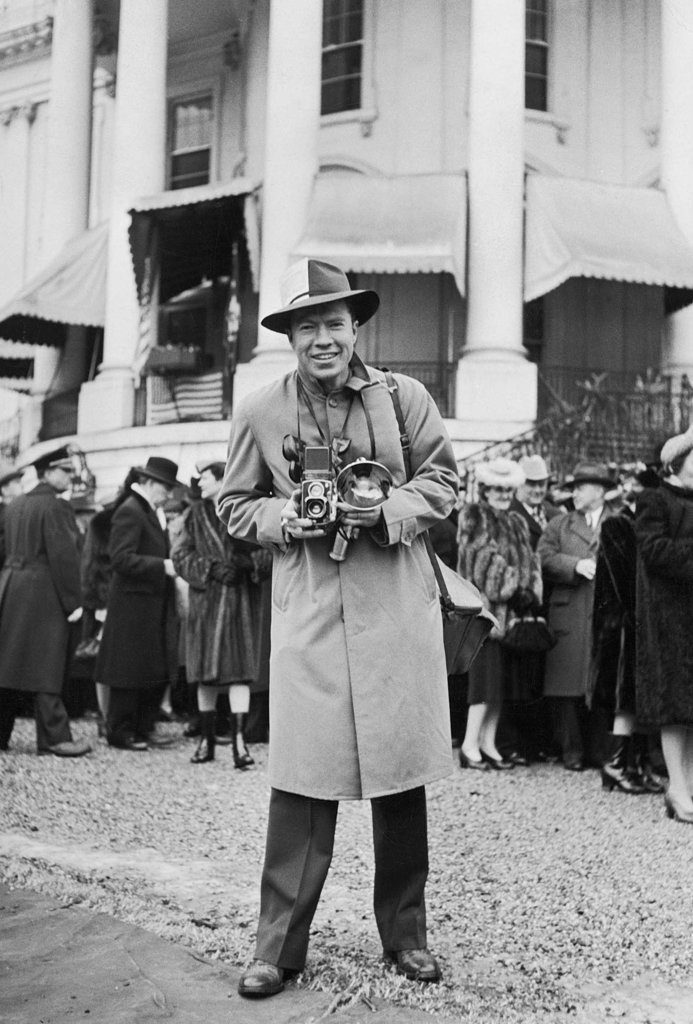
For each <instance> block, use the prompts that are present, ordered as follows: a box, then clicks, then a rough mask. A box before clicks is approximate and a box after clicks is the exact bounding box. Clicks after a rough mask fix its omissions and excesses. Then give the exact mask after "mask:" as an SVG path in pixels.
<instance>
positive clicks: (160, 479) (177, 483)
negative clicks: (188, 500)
mask: <svg viewBox="0 0 693 1024" xmlns="http://www.w3.org/2000/svg"><path fill="white" fill-rule="evenodd" d="M134 470H135V472H136V473H139V474H140V476H146V477H148V478H149V479H150V480H156V482H157V483H159V484H166V486H167V487H185V484H184V483H183V482H182V480H172V479H171V477H170V476H164V474H163V473H157V472H156V470H155V469H147V468H146V467H145V466H135V467H134Z"/></svg>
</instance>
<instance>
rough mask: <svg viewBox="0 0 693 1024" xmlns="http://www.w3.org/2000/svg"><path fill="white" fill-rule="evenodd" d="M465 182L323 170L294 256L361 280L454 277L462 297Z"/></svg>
mask: <svg viewBox="0 0 693 1024" xmlns="http://www.w3.org/2000/svg"><path fill="white" fill-rule="evenodd" d="M466 231H467V179H466V177H465V175H463V174H410V175H399V176H397V177H375V176H371V175H365V174H358V173H356V172H353V171H343V170H334V171H321V172H320V173H319V174H318V175H317V177H316V179H315V183H314V185H313V193H312V197H311V201H310V207H309V211H308V218H307V221H306V226H305V230H304V232H303V235H302V237H301V239H300V240H299V242H298V244H297V245H296V246H295V247H294V249H293V253H292V257H293V258H295V259H301V258H302V257H309V258H313V259H321V260H326V261H327V262H328V263H334V264H336V265H337V266H339V267H341V268H342V269H343V270H347V271H354V272H356V273H364V274H436V273H443V272H447V273H449V274H452V275H453V276H454V278H455V281H456V283H457V287H458V289H459V292H460V294H461V295H464V290H465V251H466Z"/></svg>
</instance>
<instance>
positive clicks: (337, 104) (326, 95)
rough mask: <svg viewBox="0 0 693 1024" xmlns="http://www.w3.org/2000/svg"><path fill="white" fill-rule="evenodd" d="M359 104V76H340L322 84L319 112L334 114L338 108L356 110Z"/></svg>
mask: <svg viewBox="0 0 693 1024" xmlns="http://www.w3.org/2000/svg"><path fill="white" fill-rule="evenodd" d="M360 106H361V79H360V78H358V77H355V78H341V79H337V80H336V81H333V82H326V83H325V84H324V85H323V87H322V106H321V113H323V114H336V113H338V112H339V111H340V110H358V109H359V107H360Z"/></svg>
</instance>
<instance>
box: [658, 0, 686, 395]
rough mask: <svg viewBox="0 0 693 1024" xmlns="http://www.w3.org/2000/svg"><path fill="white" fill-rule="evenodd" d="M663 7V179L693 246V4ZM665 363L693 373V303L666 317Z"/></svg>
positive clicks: (681, 1) (676, 1)
mask: <svg viewBox="0 0 693 1024" xmlns="http://www.w3.org/2000/svg"><path fill="white" fill-rule="evenodd" d="M661 7H662V124H661V183H662V187H663V189H664V191H665V192H666V195H667V199H668V201H669V205H670V207H671V209H672V212H673V214H674V217H675V218H676V221H677V222H678V225H679V227H680V228H681V230H682V231H683V233H684V235H685V236H686V238H687V239H688V241H689V242H690V243H691V245H693V189H692V188H691V182H692V181H693V76H692V75H691V68H692V67H693V9H692V8H691V4H690V3H689V2H688V0H667V2H666V3H663V4H662V5H661ZM662 368H663V369H664V371H665V372H668V373H677V374H680V373H688V374H689V375H690V374H693V306H687V307H686V308H685V309H682V310H680V311H679V312H678V313H673V314H672V315H671V316H669V317H667V318H666V322H665V332H664V351H663V353H662Z"/></svg>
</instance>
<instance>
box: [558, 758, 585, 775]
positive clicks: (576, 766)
mask: <svg viewBox="0 0 693 1024" xmlns="http://www.w3.org/2000/svg"><path fill="white" fill-rule="evenodd" d="M563 767H564V768H565V770H566V771H568V772H582V771H584V770H585V766H584V764H583V763H582V761H581V760H580V758H579V757H572V758H571V759H570V760H569V761H564V762H563Z"/></svg>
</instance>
